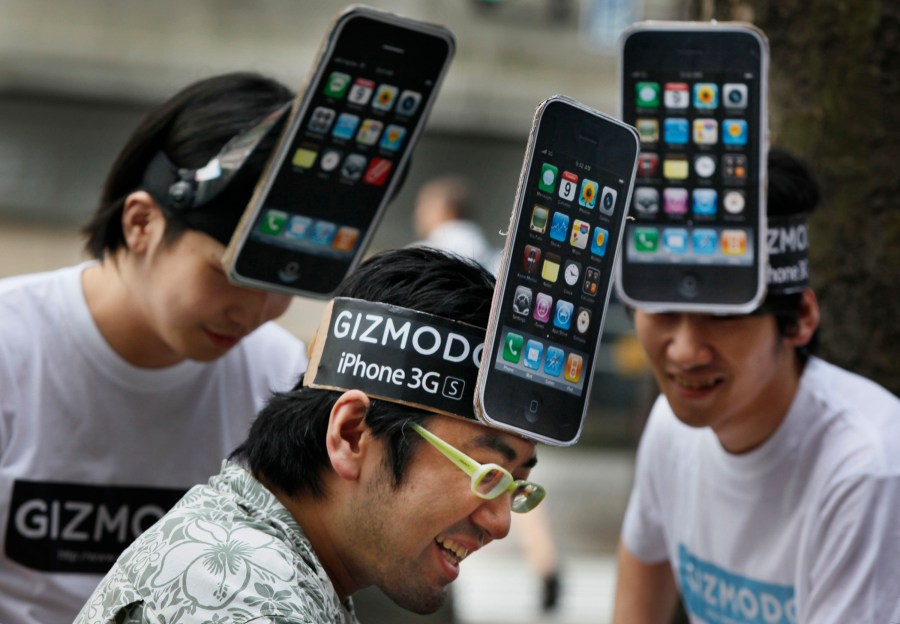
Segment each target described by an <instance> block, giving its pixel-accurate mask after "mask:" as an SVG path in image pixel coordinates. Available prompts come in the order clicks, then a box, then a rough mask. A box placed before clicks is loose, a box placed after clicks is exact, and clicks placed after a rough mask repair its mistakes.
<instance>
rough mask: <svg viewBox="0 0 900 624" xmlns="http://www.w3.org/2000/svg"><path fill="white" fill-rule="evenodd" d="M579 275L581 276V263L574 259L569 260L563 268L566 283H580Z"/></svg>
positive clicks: (572, 284)
mask: <svg viewBox="0 0 900 624" xmlns="http://www.w3.org/2000/svg"><path fill="white" fill-rule="evenodd" d="M579 277H581V265H580V264H578V263H577V262H575V261H574V260H567V261H566V268H565V269H564V270H563V279H564V280H565V281H566V284H568V285H569V286H574V285H575V284H577V283H578V278H579Z"/></svg>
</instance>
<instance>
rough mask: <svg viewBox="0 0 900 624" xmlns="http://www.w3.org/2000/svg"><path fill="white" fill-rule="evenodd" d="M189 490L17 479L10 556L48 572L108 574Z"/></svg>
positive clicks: (8, 544)
mask: <svg viewBox="0 0 900 624" xmlns="http://www.w3.org/2000/svg"><path fill="white" fill-rule="evenodd" d="M184 494H185V490H180V489H165V488H147V487H129V486H108V485H80V484H72V483H54V482H43V481H25V480H17V481H16V482H15V483H14V484H13V490H12V499H11V501H10V507H9V516H8V517H7V519H6V544H5V548H6V556H7V557H8V558H9V559H10V560H12V561H15V562H17V563H20V564H22V565H23V566H26V567H28V568H32V569H35V570H43V571H46V572H78V573H87V574H105V573H106V572H107V571H108V570H109V568H110V567H111V566H112V564H113V563H115V561H116V559H117V558H118V557H119V555H120V554H121V553H122V551H123V550H125V548H126V547H127V546H128V545H129V544H130V543H131V542H133V541H134V539H135V538H136V537H138V536H139V535H140V534H141V533H143V532H144V531H145V530H147V529H148V528H149V527H150V526H151V525H152V524H153V523H155V522H156V521H157V520H159V519H160V518H161V517H162V516H163V515H164V514H165V513H166V512H167V511H168V510H169V509H171V508H172V506H173V505H174V504H175V503H176V502H178V500H179V499H180V498H181V497H182V496H184Z"/></svg>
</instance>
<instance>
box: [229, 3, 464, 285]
mask: <svg viewBox="0 0 900 624" xmlns="http://www.w3.org/2000/svg"><path fill="white" fill-rule="evenodd" d="M454 50H455V42H454V38H453V35H452V34H451V33H450V31H448V30H446V29H445V28H443V27H440V26H435V25H432V24H426V23H422V22H418V21H415V20H411V19H406V18H402V17H399V16H397V15H394V14H391V13H387V12H383V11H378V10H374V9H370V8H368V7H360V6H357V7H353V8H351V9H349V10H347V11H346V12H344V13H342V14H341V15H339V16H338V17H337V18H336V20H335V22H334V25H333V28H332V29H331V30H330V33H329V35H328V37H327V38H326V41H325V42H324V44H323V48H322V50H321V51H320V53H319V57H318V59H317V62H316V64H315V67H314V70H313V73H312V75H311V77H310V79H309V80H308V81H307V85H306V88H305V89H304V90H301V92H300V94H298V99H297V102H296V103H295V106H294V109H293V110H292V112H291V117H290V119H289V120H288V121H287V124H286V128H285V131H284V133H283V135H282V137H281V140H280V142H279V144H278V146H277V147H276V149H275V152H274V154H273V157H272V159H271V160H270V162H269V165H268V168H267V171H266V172H265V173H264V175H263V177H262V179H261V180H260V183H259V185H258V186H257V189H256V192H255V194H254V196H253V199H252V200H251V202H250V204H249V205H248V207H247V211H246V212H245V214H244V217H243V219H242V221H241V224H240V225H239V226H238V228H237V231H236V232H235V235H234V237H233V238H232V241H231V244H230V245H229V247H228V250H227V251H226V255H225V264H226V266H227V270H228V275H229V278H230V279H231V280H232V281H234V282H236V283H238V284H244V285H250V286H256V287H261V288H267V289H270V290H276V291H283V292H288V293H292V294H304V295H309V296H313V297H320V298H322V297H328V296H330V294H331V293H332V292H333V291H334V290H335V288H337V286H338V284H339V283H340V281H341V280H342V279H343V278H344V276H346V275H347V274H348V273H349V272H350V270H351V269H352V268H353V267H354V266H355V265H356V264H357V263H358V261H359V260H360V259H361V257H362V254H363V252H364V251H365V249H366V248H367V246H368V244H369V242H370V239H371V237H372V234H373V232H374V230H375V226H376V225H377V223H378V221H379V219H380V217H381V215H382V213H383V211H384V209H385V207H386V205H387V203H388V201H389V200H390V199H391V197H392V195H393V193H394V192H395V191H396V189H397V187H398V184H399V183H400V182H401V181H402V179H401V178H402V173H403V169H404V167H405V166H406V165H407V162H408V160H409V156H410V152H411V151H412V149H413V146H414V145H415V143H416V141H417V139H418V137H419V134H420V132H421V130H422V127H423V125H424V124H425V120H426V119H427V117H428V113H429V112H430V110H431V107H432V104H433V102H434V100H435V97H436V95H437V93H438V88H439V86H440V84H441V81H442V79H443V77H444V74H445V73H446V70H447V67H448V65H449V62H450V60H451V58H452V56H453V53H454Z"/></svg>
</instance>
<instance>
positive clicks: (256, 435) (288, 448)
mask: <svg viewBox="0 0 900 624" xmlns="http://www.w3.org/2000/svg"><path fill="white" fill-rule="evenodd" d="M493 293H494V278H493V276H492V275H491V274H490V273H488V272H487V271H486V270H485V269H484V268H482V267H481V266H480V265H478V264H477V263H475V262H473V261H471V260H468V259H465V258H462V257H460V256H457V255H454V254H451V253H447V252H444V251H440V250H436V249H431V248H427V247H418V246H417V247H409V248H405V249H398V250H393V251H386V252H382V253H379V254H376V255H374V256H372V257H371V258H369V259H368V260H366V261H365V262H363V263H362V264H361V265H360V266H359V268H358V269H357V270H356V271H354V272H353V273H352V274H351V275H350V276H349V277H347V279H345V280H344V282H343V283H342V284H341V286H340V287H339V288H338V289H337V291H336V292H335V296H336V297H353V298H356V299H364V300H367V301H375V302H381V303H387V304H391V305H396V306H402V307H405V308H410V309H413V310H419V311H421V312H427V313H429V314H434V315H437V316H442V317H445V318H449V319H453V320H456V321H461V322H464V323H469V324H471V325H475V326H478V327H487V322H488V315H489V313H490V308H491V298H492V296H493ZM340 395H341V393H340V392H335V391H329V390H317V389H313V388H308V387H303V380H302V379H301V380H300V382H299V383H298V384H297V385H296V386H295V387H294V389H293V390H291V391H290V392H282V393H278V394H275V395H274V396H273V397H272V398H271V400H270V401H269V402H268V404H267V405H266V406H265V407H264V408H263V409H262V411H261V412H260V413H259V415H258V416H257V418H256V420H255V421H254V423H253V425H252V426H251V428H250V433H249V435H248V437H247V440H245V441H244V443H243V444H241V445H240V446H239V447H238V448H237V449H236V450H235V451H234V453H232V455H231V459H233V460H236V461H241V462H243V463H245V464H246V465H247V466H248V467H249V469H250V470H251V471H252V472H253V474H255V475H257V476H263V477H264V478H265V479H266V480H267V481H268V482H269V483H271V484H272V485H274V486H275V487H276V488H278V489H279V490H280V491H282V492H284V493H285V494H287V495H288V496H293V495H294V494H296V493H297V492H300V491H303V492H308V493H310V494H312V495H313V496H315V497H323V496H325V495H326V492H325V490H324V486H323V482H322V471H323V470H325V469H326V468H327V467H328V466H329V465H330V464H329V459H328V452H327V450H326V448H325V432H326V430H327V427H328V418H329V414H330V413H331V409H332V407H333V406H334V403H335V401H337V399H338V397H339V396H340ZM432 415H433V414H432V413H431V412H426V411H424V410H419V409H414V408H407V407H402V406H400V405H398V404H396V403H391V402H388V401H380V400H375V399H373V400H372V405H371V407H370V408H369V411H368V412H367V413H366V424H367V426H368V427H369V428H370V429H371V431H372V433H373V435H374V436H375V437H376V438H383V439H384V440H385V448H386V449H387V453H386V462H387V464H388V467H389V469H390V471H391V473H392V475H393V479H394V486H395V487H396V486H397V485H399V484H400V483H402V481H403V476H404V474H405V470H406V465H407V463H408V460H409V456H410V453H411V451H412V449H413V448H414V446H415V445H416V444H417V443H418V442H419V439H418V436H412V437H407V435H406V431H405V429H406V426H407V424H408V423H410V422H417V423H421V422H424V421H425V420H427V419H428V418H429V417H430V416H432Z"/></svg>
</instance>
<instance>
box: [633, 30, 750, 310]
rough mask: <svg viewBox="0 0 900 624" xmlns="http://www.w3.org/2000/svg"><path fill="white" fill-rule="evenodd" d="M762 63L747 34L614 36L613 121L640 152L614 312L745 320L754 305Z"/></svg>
mask: <svg viewBox="0 0 900 624" xmlns="http://www.w3.org/2000/svg"><path fill="white" fill-rule="evenodd" d="M765 58H766V44H765V39H764V37H762V36H761V34H760V33H759V32H758V31H757V30H756V29H753V28H752V27H743V26H729V25H724V26H716V25H709V24H702V25H691V24H687V25H685V24H676V25H673V26H671V27H669V26H666V25H664V24H663V25H660V24H655V25H652V26H647V27H644V26H640V25H639V26H638V27H637V28H634V29H633V30H632V31H631V32H630V33H629V34H627V35H626V37H625V40H624V46H623V55H622V91H621V99H622V118H623V120H624V121H625V122H627V123H629V124H632V125H634V126H635V128H636V129H637V131H638V135H639V136H640V142H641V151H640V155H639V157H638V159H639V165H638V176H637V179H636V181H635V188H634V194H633V199H632V204H631V211H630V213H631V216H632V217H633V221H631V222H630V223H629V225H628V227H627V231H626V234H625V241H624V248H623V257H622V267H621V269H622V279H621V280H620V283H618V284H617V287H618V289H619V293H620V295H621V296H622V298H623V299H624V300H625V301H626V302H628V303H631V304H633V305H638V306H641V305H644V304H648V303H649V304H657V303H658V304H661V305H662V307H669V308H670V309H675V308H679V307H683V306H686V309H691V308H692V307H693V306H703V307H704V308H705V309H709V308H708V306H709V305H712V306H720V305H721V306H726V307H727V306H737V307H738V308H740V309H742V310H745V309H748V308H752V307H753V306H754V305H755V303H756V302H758V300H759V298H760V297H761V295H762V285H763V282H762V279H761V276H762V274H763V269H764V265H765V255H764V253H761V249H762V226H763V225H764V223H765V217H764V215H765V213H764V208H765V197H764V188H765V186H764V181H765V169H764V166H765V155H766V145H765V131H766V121H765V106H764V95H765V75H766V62H765ZM723 269H727V270H723ZM664 304H668V306H666V305H664ZM734 311H737V310H734Z"/></svg>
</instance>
